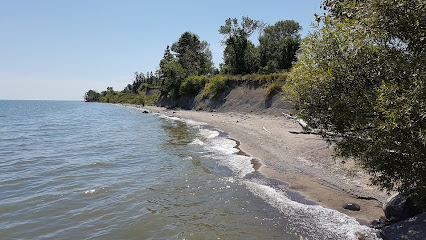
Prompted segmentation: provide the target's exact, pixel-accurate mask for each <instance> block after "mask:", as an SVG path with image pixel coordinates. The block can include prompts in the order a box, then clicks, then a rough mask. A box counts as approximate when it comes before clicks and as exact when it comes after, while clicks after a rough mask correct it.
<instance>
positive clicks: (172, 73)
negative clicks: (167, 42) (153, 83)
mask: <svg viewBox="0 0 426 240" xmlns="http://www.w3.org/2000/svg"><path fill="white" fill-rule="evenodd" d="M159 72H160V80H161V93H162V95H165V96H167V97H169V98H172V99H176V98H178V97H179V88H180V85H181V83H182V81H183V80H184V78H185V71H184V69H183V68H182V66H181V65H180V63H179V62H178V60H177V59H176V58H175V57H174V56H173V54H172V53H171V52H170V48H169V46H167V48H166V50H165V51H164V56H163V59H162V60H161V61H160V70H159Z"/></svg>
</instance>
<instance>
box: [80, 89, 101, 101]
mask: <svg viewBox="0 0 426 240" xmlns="http://www.w3.org/2000/svg"><path fill="white" fill-rule="evenodd" d="M100 97H101V94H100V93H98V92H96V91H95V90H89V91H88V92H86V94H84V101H86V102H98V101H99V98H100Z"/></svg>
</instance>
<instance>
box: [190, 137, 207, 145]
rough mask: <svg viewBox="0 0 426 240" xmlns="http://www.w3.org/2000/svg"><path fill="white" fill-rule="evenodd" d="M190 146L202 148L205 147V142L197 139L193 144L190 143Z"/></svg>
mask: <svg viewBox="0 0 426 240" xmlns="http://www.w3.org/2000/svg"><path fill="white" fill-rule="evenodd" d="M190 145H200V146H203V145H204V142H203V141H201V140H200V139H198V138H196V139H195V140H194V141H192V142H191V143H190Z"/></svg>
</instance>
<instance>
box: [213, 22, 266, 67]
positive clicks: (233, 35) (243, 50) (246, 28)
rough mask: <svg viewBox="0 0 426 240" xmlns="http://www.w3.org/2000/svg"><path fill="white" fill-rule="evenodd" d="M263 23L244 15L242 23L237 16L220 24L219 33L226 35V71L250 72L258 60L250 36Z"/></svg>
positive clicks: (224, 57) (224, 58)
mask: <svg viewBox="0 0 426 240" xmlns="http://www.w3.org/2000/svg"><path fill="white" fill-rule="evenodd" d="M260 26H261V23H260V22H259V21H256V20H253V19H250V18H249V17H242V19H241V24H239V23H238V19H236V18H228V19H227V20H226V21H225V25H223V26H220V29H219V33H220V34H222V35H224V36H225V37H226V39H225V40H224V41H223V43H224V44H225V46H226V47H225V50H224V53H223V60H224V62H225V65H226V71H227V73H229V74H247V73H252V72H250V68H251V67H250V66H249V65H253V63H254V62H256V61H257V60H256V59H252V58H253V57H256V56H257V55H258V54H256V53H255V52H254V48H253V46H252V44H251V42H250V41H249V37H250V36H251V35H252V34H253V33H254V32H255V31H256V30H258V29H259V27H260Z"/></svg>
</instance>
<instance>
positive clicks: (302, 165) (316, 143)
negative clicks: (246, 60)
mask: <svg viewBox="0 0 426 240" xmlns="http://www.w3.org/2000/svg"><path fill="white" fill-rule="evenodd" d="M144 109H148V110H150V111H151V112H152V113H161V114H165V115H168V116H175V117H180V118H184V119H192V120H195V121H200V122H205V123H207V124H209V125H211V126H213V127H216V128H218V129H219V130H221V131H224V132H226V133H228V134H229V137H230V138H232V139H234V140H236V141H238V142H239V143H240V146H239V148H240V149H241V150H242V151H243V152H244V153H245V154H247V155H249V156H251V157H253V161H252V162H253V167H254V168H255V169H256V170H257V171H260V172H261V173H263V174H265V175H267V176H268V177H270V178H275V179H279V180H282V181H284V182H286V183H288V184H289V185H290V187H291V188H292V189H293V190H295V191H298V192H300V193H301V194H303V195H304V196H305V197H306V198H307V199H309V200H312V201H315V202H317V203H318V204H320V205H322V206H324V207H327V208H331V209H334V210H337V211H339V212H342V213H344V214H347V215H349V216H352V217H354V218H356V219H358V221H360V222H361V223H363V224H367V223H368V222H370V221H372V220H374V219H377V218H380V217H381V216H383V215H384V214H383V210H382V203H383V202H384V201H385V199H386V198H387V197H388V195H387V194H386V193H384V192H382V191H379V190H378V189H377V188H376V187H374V186H371V185H370V182H369V177H368V175H367V174H366V173H363V172H362V171H361V170H360V169H359V168H358V167H356V166H355V165H354V164H353V163H351V161H346V162H345V163H343V161H342V159H339V158H336V157H334V155H333V149H332V148H331V146H330V145H329V144H328V143H327V142H325V141H324V140H322V139H321V138H320V137H319V136H317V135H315V134H306V133H304V132H303V131H302V128H301V127H300V126H299V124H298V123H297V122H295V121H294V120H291V119H288V118H287V117H286V116H285V115H284V114H274V115H270V114H268V115H267V114H253V113H235V112H204V111H184V110H168V109H165V108H160V107H153V106H146V107H144ZM345 203H356V204H358V205H360V207H361V210H360V211H350V210H346V209H343V208H342V205H343V204H345Z"/></svg>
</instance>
